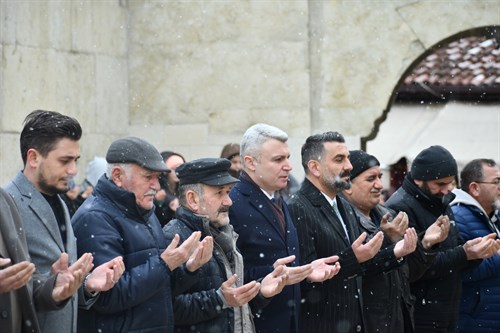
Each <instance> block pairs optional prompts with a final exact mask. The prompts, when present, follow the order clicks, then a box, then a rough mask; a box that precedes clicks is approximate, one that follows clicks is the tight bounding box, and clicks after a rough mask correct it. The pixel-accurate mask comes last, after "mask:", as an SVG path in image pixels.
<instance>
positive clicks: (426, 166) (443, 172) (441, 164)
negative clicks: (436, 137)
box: [411, 146, 458, 180]
mask: <svg viewBox="0 0 500 333" xmlns="http://www.w3.org/2000/svg"><path fill="white" fill-rule="evenodd" d="M457 173H458V170H457V162H456V161H455V158H454V157H453V155H451V153H450V152H449V151H448V150H447V149H446V148H444V147H441V146H430V147H429V148H427V149H424V150H422V151H421V152H420V153H419V154H418V155H417V157H415V159H414V160H413V163H412V165H411V176H412V177H413V179H417V180H433V179H441V178H445V177H450V176H456V175H457Z"/></svg>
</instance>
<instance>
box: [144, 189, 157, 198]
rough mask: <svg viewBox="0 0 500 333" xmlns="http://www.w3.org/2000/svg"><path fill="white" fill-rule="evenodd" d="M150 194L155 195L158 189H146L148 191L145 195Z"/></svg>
mask: <svg viewBox="0 0 500 333" xmlns="http://www.w3.org/2000/svg"><path fill="white" fill-rule="evenodd" d="M148 195H152V196H155V195H156V191H155V190H152V189H149V190H147V191H146V193H144V196H148Z"/></svg>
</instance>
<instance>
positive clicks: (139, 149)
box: [106, 136, 170, 172]
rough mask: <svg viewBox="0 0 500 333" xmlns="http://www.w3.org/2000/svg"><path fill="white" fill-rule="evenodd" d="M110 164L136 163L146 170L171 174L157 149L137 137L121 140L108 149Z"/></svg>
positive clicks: (107, 159)
mask: <svg viewBox="0 0 500 333" xmlns="http://www.w3.org/2000/svg"><path fill="white" fill-rule="evenodd" d="M106 161H107V162H108V163H134V164H137V165H139V166H141V167H143V168H144V169H148V170H151V171H159V172H170V169H169V168H167V166H166V165H165V163H163V158H162V157H161V155H160V153H159V152H158V150H156V148H155V147H154V146H153V145H152V144H150V143H149V142H147V141H145V140H143V139H140V138H137V137H135V136H127V137H124V138H120V139H118V140H116V141H114V142H113V143H111V146H109V148H108V152H107V153H106Z"/></svg>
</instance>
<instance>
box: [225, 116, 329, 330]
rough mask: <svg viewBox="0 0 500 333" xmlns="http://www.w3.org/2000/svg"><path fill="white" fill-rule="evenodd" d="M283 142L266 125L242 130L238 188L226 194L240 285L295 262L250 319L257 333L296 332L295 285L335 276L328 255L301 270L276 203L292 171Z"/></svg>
mask: <svg viewBox="0 0 500 333" xmlns="http://www.w3.org/2000/svg"><path fill="white" fill-rule="evenodd" d="M287 140H288V135H287V134H286V133H285V132H283V131H282V130H280V129H279V128H276V127H273V126H270V125H266V124H256V125H254V126H252V127H250V128H249V129H247V131H246V132H245V134H244V135H243V139H242V140H241V156H242V161H243V171H242V174H241V176H240V182H238V183H237V184H235V185H234V187H233V189H232V190H231V192H230V194H229V196H230V197H231V200H232V201H233V205H232V206H231V208H230V209H229V218H230V221H231V224H232V225H233V226H234V230H235V231H236V232H237V233H238V234H239V238H238V241H237V246H238V248H239V249H240V251H241V254H242V255H243V261H244V267H245V282H248V281H252V280H258V279H260V278H262V277H264V276H266V275H267V274H269V273H270V272H271V271H272V270H273V269H274V267H275V266H276V265H277V264H280V260H278V259H280V258H284V257H287V256H295V261H294V262H293V263H291V264H290V265H289V266H288V267H287V268H286V274H287V275H288V279H287V286H286V287H285V288H284V289H283V291H282V292H281V293H280V294H278V295H276V296H274V298H273V300H272V301H271V302H270V304H269V305H268V306H267V307H265V308H264V309H263V310H262V312H261V313H260V314H258V315H257V316H256V317H255V319H254V321H255V326H256V330H257V332H287V333H289V332H290V333H293V332H297V331H298V316H299V307H300V302H301V296H300V287H299V285H298V283H299V282H301V281H302V280H304V279H307V280H308V281H309V282H323V281H325V280H327V279H330V278H332V277H333V276H334V275H335V274H336V273H337V272H338V271H339V266H338V264H336V265H329V264H330V263H333V262H335V261H337V257H336V256H330V255H328V256H325V258H322V259H317V260H314V261H310V264H308V265H303V266H300V265H301V264H300V258H299V247H298V245H299V244H298V239H297V233H296V230H295V227H294V225H293V223H292V220H291V217H290V213H289V212H288V208H287V205H286V203H285V202H284V201H283V200H281V198H280V197H279V191H280V190H282V189H283V188H285V187H286V185H287V182H288V175H289V173H290V171H291V170H292V165H291V163H290V160H289V157H290V151H289V149H288V144H287ZM332 254H333V253H332ZM326 257H328V258H326ZM318 258H319V257H318Z"/></svg>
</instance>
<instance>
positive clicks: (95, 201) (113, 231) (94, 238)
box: [72, 137, 208, 333]
mask: <svg viewBox="0 0 500 333" xmlns="http://www.w3.org/2000/svg"><path fill="white" fill-rule="evenodd" d="M106 161H107V162H108V168H107V171H106V175H103V176H102V177H101V178H100V179H99V181H98V183H97V186H96V187H95V190H94V193H93V194H92V195H91V196H90V197H89V198H88V199H87V200H86V201H85V203H84V204H83V205H82V206H81V207H80V208H79V209H78V211H77V212H76V214H75V215H74V217H73V219H72V223H73V229H74V232H75V236H76V237H77V239H78V244H77V247H78V252H79V253H84V252H91V253H92V254H93V255H94V263H95V264H96V265H100V264H101V263H103V262H106V261H108V260H110V259H111V258H115V257H117V256H122V257H123V262H124V263H125V272H124V273H123V276H122V278H121V279H120V280H119V281H115V282H116V285H115V286H114V287H113V288H112V289H111V290H109V291H107V292H103V293H101V294H100V295H99V298H98V300H97V301H96V302H95V304H94V305H93V306H92V308H91V309H90V310H88V311H86V310H80V313H79V317H78V319H79V321H78V331H79V332H148V333H153V332H155V333H156V332H157V333H165V332H167V333H168V332H172V330H173V326H174V325H173V324H174V323H173V310H172V295H171V294H172V292H171V283H173V282H171V274H172V271H173V270H174V269H176V268H177V267H179V266H180V265H181V264H182V263H183V262H185V261H186V260H187V259H188V258H189V257H190V256H191V254H192V253H193V252H194V251H195V249H196V248H197V247H198V246H199V239H200V233H199V232H197V233H193V235H192V236H191V237H190V238H188V239H187V240H186V241H184V243H183V244H182V245H181V246H179V247H177V244H178V241H179V236H176V237H174V240H173V241H172V242H171V243H170V245H168V243H167V240H166V239H165V236H164V235H163V233H162V230H161V226H160V223H159V222H158V218H157V217H156V216H155V214H154V205H153V198H154V195H155V193H156V191H158V190H159V189H160V184H159V182H158V176H159V174H160V172H168V171H169V170H168V168H167V167H166V166H165V164H164V163H163V160H162V158H161V155H160V153H159V152H158V151H157V150H156V148H154V147H153V146H152V145H151V144H149V143H148V142H146V141H144V140H142V139H139V138H136V137H125V138H121V139H118V140H116V141H114V142H113V143H112V144H111V146H110V147H109V149H108V152H107V154H106ZM198 252H200V253H202V251H198ZM197 258H198V257H192V258H191V259H192V260H191V259H190V260H189V261H188V263H187V265H186V267H184V266H183V267H179V268H177V269H188V270H189V271H191V272H194V271H196V270H197V269H198V268H199V266H201V265H202V264H203V262H202V261H198V260H197ZM207 260H208V259H207ZM193 278H194V277H193Z"/></svg>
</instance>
